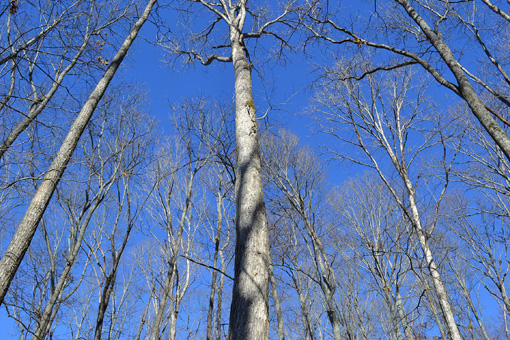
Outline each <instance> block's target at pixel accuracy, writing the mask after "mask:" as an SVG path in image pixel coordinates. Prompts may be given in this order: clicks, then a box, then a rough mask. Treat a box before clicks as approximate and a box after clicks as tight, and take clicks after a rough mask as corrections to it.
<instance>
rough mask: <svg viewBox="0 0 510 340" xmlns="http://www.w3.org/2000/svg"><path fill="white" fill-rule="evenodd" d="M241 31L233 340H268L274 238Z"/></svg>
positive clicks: (236, 39) (234, 31)
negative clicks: (267, 208)
mask: <svg viewBox="0 0 510 340" xmlns="http://www.w3.org/2000/svg"><path fill="white" fill-rule="evenodd" d="M243 10H245V9H244V7H243V8H242V9H241V11H243ZM239 16H241V14H240V15H239ZM238 19H239V17H238ZM241 20H244V19H241ZM239 28H242V25H241V26H240V27H239V26H238V27H231V31H230V39H231V46H232V62H233V65H234V75H235V98H236V151H237V169H236V249H235V254H236V255H235V281H234V288H233V294H232V305H231V309H230V329H229V340H265V339H268V338H269V306H268V299H269V239H268V227H267V216H266V208H265V204H264V197H263V195H262V179H261V164H260V151H259V141H258V132H257V130H258V128H257V118H256V116H255V104H254V101H253V94H252V80H251V66H250V64H249V63H248V61H247V59H246V56H245V54H244V46H243V42H242V38H241V36H240V33H239V32H240V31H238V29H239Z"/></svg>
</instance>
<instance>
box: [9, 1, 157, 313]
mask: <svg viewBox="0 0 510 340" xmlns="http://www.w3.org/2000/svg"><path fill="white" fill-rule="evenodd" d="M156 1H157V0H150V1H149V2H148V4H147V7H146V8H145V10H144V12H143V14H142V16H141V17H140V18H139V19H138V21H137V22H136V23H135V24H134V26H133V28H132V29H131V32H130V33H129V35H128V37H127V38H126V40H124V42H123V44H122V46H121V47H120V49H119V51H118V52H117V54H116V55H115V57H114V58H113V60H112V62H111V64H110V65H109V66H108V69H107V70H106V71H105V74H104V75H103V77H102V78H101V79H100V81H99V82H98V84H97V85H96V88H95V89H94V91H92V93H91V94H90V96H89V98H88V100H87V101H86V103H85V105H84V106H83V108H82V109H81V111H80V113H79V115H78V117H77V118H76V120H75V121H74V123H73V125H72V126H71V129H70V130H69V132H68V134H67V136H66V138H65V140H64V142H63V143H62V146H61V147H60V150H59V151H58V153H57V155H56V157H55V158H54V160H53V162H52V164H51V166H50V168H49V169H48V171H47V173H46V176H45V177H44V179H43V181H42V183H41V185H40V186H39V188H38V189H37V192H36V194H35V196H34V198H33V199H32V202H31V203H30V206H29V207H28V209H27V211H26V213H25V216H24V217H23V219H22V221H21V222H20V224H19V226H18V228H17V230H16V233H15V234H14V237H13V239H12V240H11V243H10V244H9V246H8V248H7V251H6V252H5V254H4V256H3V257H2V259H1V260H0V304H2V303H3V300H4V297H5V294H7V291H8V289H9V286H10V284H11V282H12V280H13V278H14V275H15V274H16V271H17V270H18V267H19V265H20V264H21V261H22V260H23V257H24V256H25V253H26V251H27V249H28V247H29V246H30V243H31V241H32V238H33V237H34V234H35V232H36V230H37V226H38V224H39V221H40V220H41V218H42V216H43V214H44V211H45V210H46V207H47V206H48V204H49V202H50V199H51V196H52V195H53V192H54V191H55V188H56V186H57V184H58V182H59V181H60V178H61V177H62V174H63V173H64V171H65V169H66V167H67V164H68V163H69V160H70V159H71V156H72V155H73V153H74V150H75V149H76V146H77V144H78V141H79V139H80V137H81V135H82V133H83V131H84V130H85V127H86V126H87V124H88V122H89V120H90V118H91V117H92V114H93V113H94V110H95V109H96V107H97V105H98V103H99V101H100V100H101V98H102V97H103V95H104V93H105V91H106V89H107V88H108V85H109V84H110V82H111V80H112V79H113V77H114V75H115V73H116V72H117V70H118V68H119V66H120V64H121V63H122V60H123V59H124V58H125V56H126V54H127V52H128V50H129V48H130V47H131V45H132V43H133V41H134V40H135V38H136V37H137V35H138V32H139V31H140V29H141V28H142V26H143V24H144V23H145V21H146V20H147V18H148V17H149V14H150V12H151V10H152V7H153V6H154V4H155V3H156Z"/></svg>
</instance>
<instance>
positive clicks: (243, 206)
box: [168, 0, 295, 339]
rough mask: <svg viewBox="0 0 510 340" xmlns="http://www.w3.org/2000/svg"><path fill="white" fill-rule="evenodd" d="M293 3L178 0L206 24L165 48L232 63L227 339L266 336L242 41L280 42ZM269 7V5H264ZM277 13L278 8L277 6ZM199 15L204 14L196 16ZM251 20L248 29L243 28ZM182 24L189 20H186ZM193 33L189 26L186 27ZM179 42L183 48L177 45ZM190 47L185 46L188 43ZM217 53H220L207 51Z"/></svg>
mask: <svg viewBox="0 0 510 340" xmlns="http://www.w3.org/2000/svg"><path fill="white" fill-rule="evenodd" d="M294 5H295V2H294V1H290V2H288V3H285V4H283V6H282V7H283V8H282V9H281V12H279V13H277V14H274V12H275V11H269V12H268V11H267V10H266V9H265V8H261V9H259V8H257V7H256V5H253V6H250V5H249V3H248V1H245V0H242V1H237V2H231V1H223V0H221V1H219V2H213V1H206V0H200V1H182V2H181V7H180V9H181V10H182V12H183V13H185V14H186V15H187V16H188V18H189V17H194V16H195V15H196V14H195V13H204V12H203V11H205V13H207V14H206V18H207V26H206V27H204V28H203V29H202V30H201V31H199V32H198V33H191V35H189V36H185V37H184V39H187V41H186V40H184V39H182V38H181V39H178V41H175V40H173V41H171V43H169V44H168V48H169V50H170V51H172V52H173V53H177V54H179V55H182V56H185V57H187V58H188V60H189V61H193V60H198V61H200V62H201V63H202V64H204V65H209V64H211V63H212V62H213V61H220V62H229V63H232V65H233V68H234V76H235V85H234V90H235V103H236V109H235V116H236V151H237V156H236V262H235V263H236V264H235V281H234V293H233V298H232V304H231V310H230V313H231V314H230V315H231V319H230V325H229V327H230V330H229V338H230V339H267V338H268V336H269V316H268V309H269V306H268V299H269V272H268V268H269V243H268V229H267V228H268V227H267V217H266V211H265V204H264V198H263V194H262V180H261V177H260V173H261V167H260V155H259V142H258V133H257V130H258V127H257V117H256V107H255V102H254V97H253V93H252V77H251V71H252V68H253V66H252V65H251V61H250V57H249V50H248V46H247V43H248V40H249V39H254V38H261V37H262V36H265V35H268V36H273V37H276V38H277V40H278V41H279V43H281V44H283V45H285V44H286V39H285V38H283V39H282V38H281V36H280V35H278V34H277V33H276V32H277V31H276V30H275V27H276V26H278V25H279V24H282V23H284V22H285V20H286V17H287V16H289V15H290V14H291V13H292V12H293V11H294ZM268 9H270V8H268ZM277 10H278V11H280V9H277ZM272 15H274V17H272V18H271V16H272ZM201 18H202V19H203V18H204V17H201ZM250 21H251V22H252V23H253V29H252V30H250V29H249V28H247V27H246V26H247V25H248V22H250ZM186 26H187V27H188V28H192V27H194V23H191V24H189V23H186ZM191 31H192V32H193V30H191ZM183 45H184V46H183ZM189 45H191V46H189ZM215 50H218V51H221V52H222V54H218V53H214V52H212V51H215Z"/></svg>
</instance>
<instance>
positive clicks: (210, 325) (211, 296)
mask: <svg viewBox="0 0 510 340" xmlns="http://www.w3.org/2000/svg"><path fill="white" fill-rule="evenodd" d="M221 200H222V195H221V191H220V190H218V192H217V194H216V212H217V217H216V238H215V240H214V257H213V263H212V266H213V267H214V268H216V264H217V262H218V254H219V251H220V235H221V222H222V220H223V216H222V211H221V207H222V203H221ZM211 275H212V278H211V292H210V294H209V309H208V311H207V340H213V339H214V325H213V321H214V298H215V296H216V290H217V283H216V280H217V276H218V272H217V271H216V270H213V271H212V274H211Z"/></svg>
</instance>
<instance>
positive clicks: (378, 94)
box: [317, 65, 462, 340]
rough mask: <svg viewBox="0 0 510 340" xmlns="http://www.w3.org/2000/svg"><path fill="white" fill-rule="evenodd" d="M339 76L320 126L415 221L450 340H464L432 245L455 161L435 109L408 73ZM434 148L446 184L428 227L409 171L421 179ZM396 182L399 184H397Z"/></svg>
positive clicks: (324, 97)
mask: <svg viewBox="0 0 510 340" xmlns="http://www.w3.org/2000/svg"><path fill="white" fill-rule="evenodd" d="M365 66H367V67H370V65H365ZM338 71H339V74H340V77H339V78H340V80H338V81H333V83H330V85H329V86H328V87H327V88H326V87H325V88H324V92H323V93H321V95H320V97H319V98H318V99H317V101H318V104H320V105H324V106H321V107H322V108H323V112H324V114H325V118H324V120H323V121H322V122H320V124H321V129H322V131H324V132H325V133H327V134H329V135H331V136H333V137H334V138H335V139H337V140H339V141H342V142H344V143H346V145H349V146H352V147H353V152H361V155H363V158H362V157H361V155H357V156H354V157H353V156H352V155H350V154H348V153H346V152H345V151H344V152H336V155H337V156H338V157H340V158H343V159H346V160H350V161H353V162H355V163H357V164H360V165H363V166H366V167H368V168H371V169H373V170H374V171H376V173H377V174H378V175H379V177H380V178H381V180H382V181H383V182H384V184H385V185H386V187H387V189H388V190H389V192H390V193H391V195H392V197H393V198H394V199H395V201H396V202H397V204H398V205H399V206H400V208H401V209H402V211H403V212H404V214H405V216H406V218H408V219H409V221H410V222H411V224H412V227H413V233H414V235H415V237H416V239H417V240H418V242H419V244H420V247H421V251H422V252H423V254H422V259H423V261H424V263H425V265H426V267H427V269H428V275H429V278H430V280H431V281H432V285H433V288H434V291H435V298H436V299H437V301H438V302H439V304H440V307H441V314H442V316H443V318H444V321H445V326H446V329H447V331H448V334H449V336H450V337H451V338H452V339H458V340H460V339H462V336H461V333H460V331H459V327H458V322H457V321H456V319H455V312H454V309H453V307H452V304H451V302H450V298H449V295H448V292H447V290H446V285H445V283H444V281H443V279H442V275H441V268H440V267H439V266H438V264H437V263H436V260H435V258H434V254H433V248H432V247H431V245H430V237H431V235H432V234H433V232H434V229H435V228H436V224H437V218H438V209H439V207H440V204H441V202H442V198H443V197H444V193H445V191H446V188H447V185H448V175H449V168H450V166H451V163H448V162H451V160H448V159H447V158H446V157H447V154H446V151H445V150H446V147H445V146H444V145H445V144H444V143H445V137H444V136H442V134H441V130H440V129H438V128H437V127H434V126H433V125H432V126H431V125H430V124H429V123H427V122H426V119H427V115H428V114H430V110H432V108H430V107H429V103H428V102H426V101H425V97H424V96H422V95H421V94H420V92H413V91H416V88H414V87H413V83H412V81H411V79H412V78H411V77H410V74H409V73H408V71H407V72H406V71H402V72H398V73H391V74H389V75H390V76H389V77H387V78H385V77H381V78H377V76H376V75H373V74H369V75H367V76H366V85H367V86H366V87H365V88H364V87H362V86H363V85H364V84H363V82H355V81H354V80H352V79H348V78H349V75H350V70H349V68H342V67H341V66H339V70H338ZM346 78H347V79H346ZM383 86H384V87H383ZM411 96H412V97H411ZM419 124H420V125H419ZM345 126H348V127H349V128H350V129H352V130H351V131H352V132H351V133H350V135H347V136H346V135H345V134H342V133H341V132H340V131H341V130H340V129H341V128H342V127H345ZM420 126H422V128H420ZM411 129H413V130H411ZM411 131H416V133H417V136H416V137H414V138H416V139H415V140H417V145H414V146H413V147H411V145H410V144H409V142H408V141H409V139H408V138H409V137H410V134H411ZM435 146H443V150H442V151H443V160H440V161H441V163H440V164H442V167H443V168H442V169H443V170H444V173H443V176H444V180H443V181H442V183H440V184H439V188H438V189H437V190H438V191H437V192H436V193H435V196H433V197H434V198H433V200H434V201H433V205H432V209H433V211H435V213H434V214H433V215H432V216H433V217H432V218H430V219H431V222H429V223H428V225H425V224H424V220H423V217H422V216H421V215H422V213H421V211H423V209H420V208H419V201H418V197H417V187H416V185H417V184H416V180H415V179H413V177H412V173H411V171H413V170H412V169H414V167H417V169H416V170H414V173H418V174H420V173H421V172H422V171H423V166H420V165H419V158H420V156H421V153H422V152H423V151H424V150H427V149H430V148H433V147H435ZM379 150H380V151H381V153H379ZM333 152H335V151H334V150H333ZM379 155H380V156H379ZM383 156H384V158H383ZM384 161H386V162H388V163H384ZM386 164H388V165H386ZM395 177H396V178H397V179H398V181H395V180H394V179H393V178H395ZM401 192H403V193H404V194H401Z"/></svg>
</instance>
